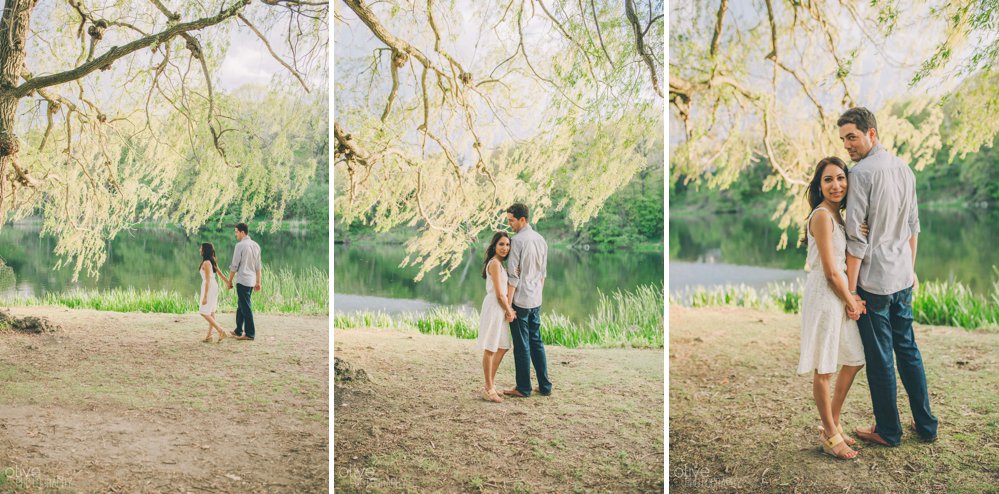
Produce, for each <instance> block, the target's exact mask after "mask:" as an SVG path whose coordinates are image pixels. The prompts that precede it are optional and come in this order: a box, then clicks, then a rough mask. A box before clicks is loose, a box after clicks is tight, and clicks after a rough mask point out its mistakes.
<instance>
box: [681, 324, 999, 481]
mask: <svg viewBox="0 0 999 494" xmlns="http://www.w3.org/2000/svg"><path fill="white" fill-rule="evenodd" d="M799 331H800V316H795V315H787V314H781V313H772V312H760V311H755V310H747V309H734V308H712V309H685V308H681V307H671V308H670V314H669V341H670V343H669V352H670V353H669V359H670V390H669V395H670V400H669V401H670V418H669V443H670V445H669V450H670V456H669V459H670V465H669V475H670V480H669V486H670V490H671V491H672V492H712V493H715V492H722V493H724V492H740V493H742V492H750V493H755V492H761V493H762V492H829V493H836V492H861V493H867V492H879V493H882V492H918V493H924V492H934V493H935V492H966V493H972V492H981V493H985V492H990V493H995V492H999V393H997V391H996V386H997V385H999V334H995V333H992V334H989V333H975V332H969V331H967V330H963V329H957V328H946V327H932V326H924V325H916V327H915V332H916V341H917V343H918V344H919V348H920V352H921V353H922V356H923V362H924V365H925V367H926V374H927V382H928V384H929V388H930V396H931V397H930V403H931V406H932V407H933V413H934V414H935V415H936V416H937V418H938V419H939V420H940V428H939V439H938V440H937V442H935V443H932V444H927V443H924V442H921V441H919V440H918V438H917V437H915V435H914V434H913V433H911V432H908V431H907V429H906V433H904V434H903V438H902V444H901V446H899V447H897V448H887V447H882V446H877V445H872V444H869V443H864V442H863V441H858V445H859V446H860V449H859V451H860V454H859V456H858V459H857V460H855V461H842V460H837V459H835V458H832V457H830V456H826V455H823V454H822V453H821V451H820V449H819V441H818V434H817V432H816V431H817V427H818V425H819V419H818V412H817V411H816V410H815V406H814V403H813V400H812V391H811V389H812V388H811V378H809V377H801V376H796V375H795V368H796V367H797V362H798V351H799V350H798V345H799ZM898 390H899V396H898V402H899V412H900V415H901V420H902V423H903V424H908V423H909V421H910V420H911V417H912V415H911V413H910V412H909V406H908V398H907V396H906V394H905V388H904V387H902V384H901V382H899V384H898ZM871 421H873V413H872V411H871V404H870V394H869V390H868V387H867V378H866V376H865V374H864V371H861V372H860V374H858V376H857V379H856V381H854V385H853V388H852V390H851V391H850V395H849V396H848V397H847V400H846V403H845V405H844V408H843V428H844V430H846V431H848V432H849V431H852V430H853V429H854V428H855V427H857V426H863V425H868V424H870V422H871Z"/></svg>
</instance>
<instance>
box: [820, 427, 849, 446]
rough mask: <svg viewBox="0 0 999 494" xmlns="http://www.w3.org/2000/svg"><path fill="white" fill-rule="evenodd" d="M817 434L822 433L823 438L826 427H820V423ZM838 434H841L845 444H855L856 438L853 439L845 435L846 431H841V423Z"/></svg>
mask: <svg viewBox="0 0 999 494" xmlns="http://www.w3.org/2000/svg"><path fill="white" fill-rule="evenodd" d="M819 434H821V435H822V437H823V439H824V438H825V435H826V429H825V427H822V426H821V425H820V426H819ZM839 434H840V435H841V436H843V442H844V443H846V445H847V446H853V445H854V444H857V440H856V439H854V438H852V437H850V436H848V435H846V433H845V432H843V425H842V424H841V425H840V426H839Z"/></svg>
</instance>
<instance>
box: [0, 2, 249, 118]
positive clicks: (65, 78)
mask: <svg viewBox="0 0 999 494" xmlns="http://www.w3.org/2000/svg"><path fill="white" fill-rule="evenodd" d="M153 1H157V0H153ZM249 3H250V0H238V1H237V2H236V3H235V4H233V5H232V6H231V7H229V8H228V9H225V10H223V11H221V12H220V13H219V14H218V15H215V16H213V17H205V18H203V19H198V20H196V21H191V22H185V23H183V24H175V25H174V26H172V27H169V28H167V29H166V30H164V31H163V32H160V33H157V34H153V35H149V36H146V37H144V38H140V39H137V40H135V41H132V42H131V43H128V44H127V45H125V46H113V47H111V49H109V50H108V51H107V52H105V53H104V54H103V55H101V56H99V57H97V58H95V59H93V60H91V61H89V62H87V63H84V64H83V65H80V66H78V67H76V68H74V69H70V70H67V71H64V72H59V73H57V74H50V75H44V76H39V77H35V78H33V79H31V80H30V81H27V82H25V83H24V84H21V85H20V86H18V87H16V88H14V89H12V90H11V91H10V93H11V94H12V96H14V97H16V98H21V97H24V96H26V95H28V93H30V92H31V91H35V90H38V89H40V88H45V87H49V86H55V85H58V84H63V83H66V82H69V81H72V80H76V79H80V78H82V77H84V76H86V75H87V74H90V73H91V72H94V71H95V70H98V69H101V68H106V67H110V66H111V64H112V63H114V61H116V60H118V59H120V58H122V57H124V56H126V55H129V54H131V53H134V52H136V51H139V50H141V49H143V48H147V47H149V46H153V45H155V44H159V43H164V42H166V41H168V40H169V39H170V38H173V37H174V36H177V35H180V34H182V33H187V32H189V31H197V30H199V29H204V28H206V27H209V26H214V25H216V24H219V23H220V22H222V21H225V20H226V19H229V18H230V17H234V16H236V15H237V14H238V13H239V11H240V10H241V9H242V8H243V7H245V6H246V5H248V4H249Z"/></svg>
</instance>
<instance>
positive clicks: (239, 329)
mask: <svg viewBox="0 0 999 494" xmlns="http://www.w3.org/2000/svg"><path fill="white" fill-rule="evenodd" d="M251 295H253V287H252V286H244V285H240V284H239V283H236V300H237V302H236V336H242V335H243V328H244V327H245V328H246V336H248V337H250V338H253V337H254V336H253V335H255V334H256V328H255V327H254V326H253V304H251V303H250V296H251Z"/></svg>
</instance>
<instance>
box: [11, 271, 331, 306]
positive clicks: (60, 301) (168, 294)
mask: <svg viewBox="0 0 999 494" xmlns="http://www.w3.org/2000/svg"><path fill="white" fill-rule="evenodd" d="M260 278H261V280H260V284H261V285H262V286H263V289H262V290H261V291H260V292H255V293H254V294H253V299H252V303H253V310H254V312H257V313H261V314H313V315H322V314H329V273H327V272H326V271H323V270H321V269H318V268H309V269H307V270H305V271H304V272H299V273H293V272H292V271H290V270H285V269H282V270H280V271H277V272H272V271H268V270H266V269H265V270H264V271H263V272H262V273H261V274H260ZM220 288H221V289H220V290H219V312H234V311H235V310H236V290H235V289H233V290H227V289H226V288H225V287H224V286H222V287H220ZM197 302H198V301H197V294H181V293H177V292H174V291H166V290H149V289H145V290H135V289H133V288H114V289H111V290H104V291H100V290H73V291H68V292H63V293H49V294H46V295H45V296H42V297H20V296H18V297H15V298H9V299H7V300H4V303H6V304H10V305H13V306H22V307H23V306H37V305H47V306H53V305H54V306H62V307H68V308H70V309H93V310H101V311H113V312H156V313H167V314H190V313H192V312H197V311H198V303H197Z"/></svg>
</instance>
